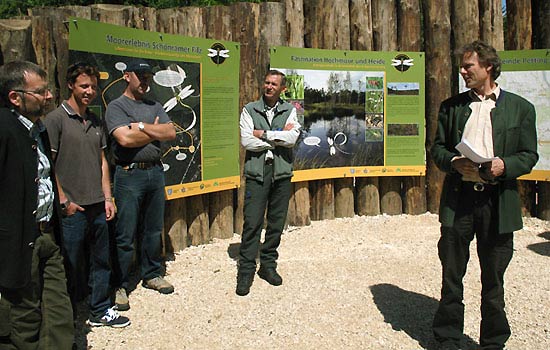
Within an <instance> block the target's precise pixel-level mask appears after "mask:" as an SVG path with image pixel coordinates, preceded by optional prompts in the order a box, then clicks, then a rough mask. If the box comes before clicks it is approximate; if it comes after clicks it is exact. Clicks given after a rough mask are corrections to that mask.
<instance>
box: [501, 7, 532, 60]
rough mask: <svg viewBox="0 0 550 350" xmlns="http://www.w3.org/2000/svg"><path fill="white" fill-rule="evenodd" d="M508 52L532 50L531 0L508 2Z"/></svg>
mask: <svg viewBox="0 0 550 350" xmlns="http://www.w3.org/2000/svg"><path fill="white" fill-rule="evenodd" d="M506 16H507V17H508V30H507V32H506V50H529V49H531V36H532V29H531V28H532V27H531V0H506Z"/></svg>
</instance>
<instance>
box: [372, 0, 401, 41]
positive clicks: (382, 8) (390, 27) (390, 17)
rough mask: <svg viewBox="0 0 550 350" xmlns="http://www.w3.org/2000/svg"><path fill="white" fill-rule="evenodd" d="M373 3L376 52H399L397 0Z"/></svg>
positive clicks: (373, 30)
mask: <svg viewBox="0 0 550 350" xmlns="http://www.w3.org/2000/svg"><path fill="white" fill-rule="evenodd" d="M371 1H372V36H373V48H374V50H376V51H394V50H397V6H396V0H371Z"/></svg>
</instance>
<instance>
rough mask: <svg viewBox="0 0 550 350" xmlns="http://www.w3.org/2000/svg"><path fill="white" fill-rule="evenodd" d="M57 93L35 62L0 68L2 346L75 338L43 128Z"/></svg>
mask: <svg viewBox="0 0 550 350" xmlns="http://www.w3.org/2000/svg"><path fill="white" fill-rule="evenodd" d="M51 99H52V94H51V92H50V90H49V88H48V85H47V76H46V72H45V71H44V70H43V69H42V68H40V67H39V66H37V65H36V64H34V63H31V62H24V61H21V62H17V61H16V62H10V63H6V64H5V65H4V66H2V67H0V104H1V105H2V107H7V108H0V193H2V196H1V197H0V349H10V350H11V349H19V350H34V349H60V350H68V349H71V348H72V345H73V335H74V326H73V319H72V315H73V311H72V307H71V302H70V300H69V296H68V294H67V280H66V279H65V270H64V267H63V258H62V256H61V251H60V246H62V244H61V242H62V233H61V227H60V225H59V221H60V211H61V210H60V208H59V195H58V193H57V188H56V186H55V172H54V167H53V162H52V159H51V157H50V143H49V140H48V133H47V132H46V128H45V127H44V125H43V124H42V123H41V121H40V116H42V115H44V110H45V109H46V108H47V106H48V105H49V103H50V101H51Z"/></svg>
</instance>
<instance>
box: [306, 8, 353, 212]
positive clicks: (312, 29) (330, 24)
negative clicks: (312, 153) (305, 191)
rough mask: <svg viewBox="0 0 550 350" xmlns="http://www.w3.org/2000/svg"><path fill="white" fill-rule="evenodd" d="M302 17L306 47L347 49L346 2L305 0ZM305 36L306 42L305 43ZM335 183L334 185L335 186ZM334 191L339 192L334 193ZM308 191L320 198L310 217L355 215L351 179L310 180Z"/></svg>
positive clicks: (347, 16) (348, 36)
mask: <svg viewBox="0 0 550 350" xmlns="http://www.w3.org/2000/svg"><path fill="white" fill-rule="evenodd" d="M304 17H305V27H306V30H305V32H306V42H305V44H306V46H307V47H312V48H318V49H340V50H349V49H350V29H349V28H350V24H349V4H348V1H344V0H336V1H328V0H320V1H313V0H305V1H304ZM308 39H309V42H307V40H308ZM336 182H337V183H338V185H337V186H335V183H336ZM312 188H313V190H312ZM335 190H336V191H338V192H337V193H336V191H335ZM310 192H312V193H311V195H310V198H312V200H316V201H320V203H311V218H312V219H313V220H323V219H331V218H333V217H334V216H335V214H336V213H335V210H337V212H338V216H340V217H351V216H353V215H354V206H353V202H354V199H353V196H354V191H353V179H352V178H340V179H335V180H320V181H315V183H314V182H310ZM350 203H351V205H350ZM336 208H338V209H336Z"/></svg>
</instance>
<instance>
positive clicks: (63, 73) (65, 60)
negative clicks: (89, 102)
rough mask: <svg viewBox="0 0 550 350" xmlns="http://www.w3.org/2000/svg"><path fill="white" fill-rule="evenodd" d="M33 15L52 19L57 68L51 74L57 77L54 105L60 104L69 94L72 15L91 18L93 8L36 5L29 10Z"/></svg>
mask: <svg viewBox="0 0 550 350" xmlns="http://www.w3.org/2000/svg"><path fill="white" fill-rule="evenodd" d="M29 13H30V14H31V16H41V17H44V18H48V19H50V20H51V26H52V27H51V28H52V41H53V48H54V49H55V57H56V60H55V61H56V67H55V68H56V69H55V70H54V71H52V72H50V74H51V75H52V77H53V78H54V79H55V85H52V88H53V87H54V86H55V88H56V94H55V95H56V96H57V99H56V100H55V102H54V105H56V106H57V105H59V104H60V103H61V102H62V101H63V100H64V99H65V98H67V97H68V96H69V89H68V87H67V83H66V81H67V68H68V66H69V30H68V28H69V27H68V21H69V18H70V17H79V18H86V19H90V18H91V15H92V10H91V8H90V7H88V6H63V7H36V8H32V9H30V10H29Z"/></svg>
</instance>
